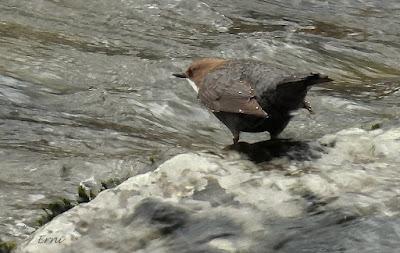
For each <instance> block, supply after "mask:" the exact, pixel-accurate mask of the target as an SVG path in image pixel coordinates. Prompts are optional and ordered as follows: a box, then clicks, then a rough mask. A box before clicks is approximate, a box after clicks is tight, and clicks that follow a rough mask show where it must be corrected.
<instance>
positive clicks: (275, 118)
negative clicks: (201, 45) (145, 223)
mask: <svg viewBox="0 0 400 253" xmlns="http://www.w3.org/2000/svg"><path fill="white" fill-rule="evenodd" d="M173 76H175V77H178V78H185V79H187V80H188V81H189V84H190V85H191V86H192V88H193V89H194V90H195V91H196V93H197V98H198V99H199V100H200V101H201V103H202V104H204V105H205V106H206V107H207V108H208V109H209V110H210V111H211V112H212V113H213V114H214V115H215V116H216V117H217V118H218V119H219V120H220V121H221V122H222V123H223V124H224V125H225V126H226V127H227V128H228V129H229V130H230V132H231V133H232V135H233V144H236V143H238V141H239V138H240V133H241V132H250V133H255V132H265V131H267V132H269V134H270V138H271V139H277V137H278V135H279V134H280V133H281V132H282V131H283V130H284V129H285V127H286V126H287V124H288V123H289V121H290V119H291V118H292V114H291V112H293V111H295V110H297V109H301V108H304V109H307V110H308V111H309V112H310V113H313V111H312V108H311V105H310V103H309V102H308V101H307V100H305V97H306V94H307V92H308V90H309V89H310V87H311V86H312V85H315V84H319V83H325V82H330V81H333V80H332V79H330V78H329V77H328V76H326V75H323V74H320V73H313V72H306V73H303V72H296V71H292V70H287V69H285V68H283V67H282V66H278V65H275V64H271V63H265V62H262V61H259V60H254V59H223V58H201V59H197V60H194V61H193V62H192V63H191V64H190V66H189V67H188V68H187V70H186V71H185V72H183V73H173Z"/></svg>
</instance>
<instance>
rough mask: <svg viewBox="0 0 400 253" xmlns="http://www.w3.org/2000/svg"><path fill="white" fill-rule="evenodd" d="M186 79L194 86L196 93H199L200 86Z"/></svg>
mask: <svg viewBox="0 0 400 253" xmlns="http://www.w3.org/2000/svg"><path fill="white" fill-rule="evenodd" d="M186 80H187V81H188V82H189V84H190V86H192V88H193V90H194V91H196V93H199V88H197V85H196V84H195V83H194V82H193V81H192V80H190V79H186Z"/></svg>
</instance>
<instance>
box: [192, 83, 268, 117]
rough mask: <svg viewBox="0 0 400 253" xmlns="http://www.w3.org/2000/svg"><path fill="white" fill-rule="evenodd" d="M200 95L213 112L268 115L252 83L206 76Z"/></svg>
mask: <svg viewBox="0 0 400 253" xmlns="http://www.w3.org/2000/svg"><path fill="white" fill-rule="evenodd" d="M198 97H199V99H200V101H201V102H202V103H203V104H205V105H206V106H207V107H208V108H209V109H210V110H211V111H213V112H232V113H243V114H248V115H254V116H257V117H267V116H268V114H267V113H266V112H265V111H264V110H263V109H262V108H261V106H260V104H259V103H258V101H257V99H256V96H255V92H254V89H253V87H252V86H251V83H250V82H248V81H245V80H232V79H229V78H223V76H219V77H218V76H217V77H216V78H205V79H204V81H203V84H202V85H201V88H200V89H199V93H198Z"/></svg>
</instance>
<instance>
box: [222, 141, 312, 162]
mask: <svg viewBox="0 0 400 253" xmlns="http://www.w3.org/2000/svg"><path fill="white" fill-rule="evenodd" d="M224 149H225V150H233V151H237V152H238V153H240V154H242V155H245V156H247V157H248V159H249V160H251V161H253V162H254V163H262V162H268V161H270V160H272V159H274V158H280V157H286V158H288V159H290V160H297V161H305V160H310V159H311V158H318V154H316V152H313V150H314V149H312V147H311V144H310V143H309V142H306V141H296V140H291V139H275V140H267V141H260V142H255V143H247V142H238V143H237V144H234V145H229V146H227V147H225V148H224Z"/></svg>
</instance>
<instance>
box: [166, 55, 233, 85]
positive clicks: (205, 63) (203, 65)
mask: <svg viewBox="0 0 400 253" xmlns="http://www.w3.org/2000/svg"><path fill="white" fill-rule="evenodd" d="M225 62H226V60H224V59H219V58H205V59H199V60H196V61H194V62H192V64H190V66H189V67H188V69H187V70H186V71H185V72H184V73H177V74H173V75H174V76H176V77H179V78H189V79H190V80H192V81H193V82H195V83H196V85H197V86H199V85H200V84H201V82H202V81H203V79H204V77H205V76H206V75H207V74H208V73H209V72H210V71H212V70H214V69H216V68H217V67H219V66H221V65H223V64H224V63H225Z"/></svg>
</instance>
